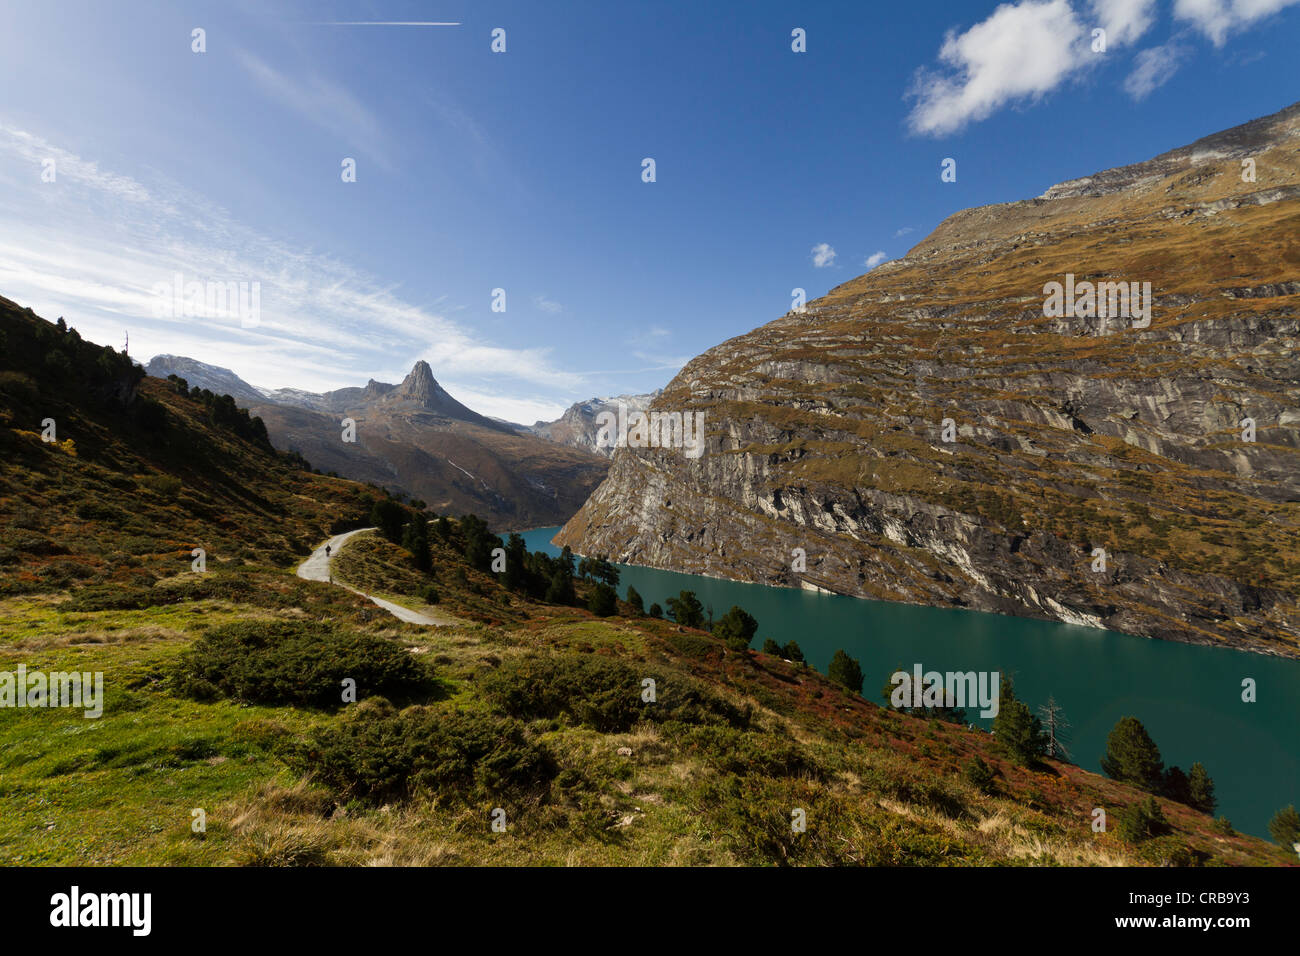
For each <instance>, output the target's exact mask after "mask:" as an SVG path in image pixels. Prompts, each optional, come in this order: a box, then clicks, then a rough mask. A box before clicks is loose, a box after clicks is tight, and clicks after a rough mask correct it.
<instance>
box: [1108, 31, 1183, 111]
mask: <svg viewBox="0 0 1300 956" xmlns="http://www.w3.org/2000/svg"><path fill="white" fill-rule="evenodd" d="M1189 52H1191V51H1190V50H1188V49H1187V47H1184V46H1180V45H1179V44H1178V43H1177V42H1172V41H1171V42H1169V43H1166V44H1164V45H1163V46H1154V47H1151V48H1150V49H1149V50H1143V51H1142V52H1141V53H1139V54H1138V55H1137V57H1136V59H1135V60H1134V61H1133V70H1132V72H1131V73H1129V75H1128V78H1127V79H1125V80H1124V91H1125V92H1126V93H1128V95H1129V96H1131V97H1133V99H1135V100H1143V99H1146V98H1147V97H1148V96H1150V95H1151V93H1152V91H1153V90H1155V89H1157V88H1159V87H1161V86H1164V85H1165V84H1166V83H1168V82H1169V80H1170V78H1171V77H1173V75H1174V74H1175V73H1177V72H1178V67H1179V65H1180V64H1181V63H1182V61H1183V58H1184V57H1185V56H1186V55H1187V54H1188V53H1189Z"/></svg>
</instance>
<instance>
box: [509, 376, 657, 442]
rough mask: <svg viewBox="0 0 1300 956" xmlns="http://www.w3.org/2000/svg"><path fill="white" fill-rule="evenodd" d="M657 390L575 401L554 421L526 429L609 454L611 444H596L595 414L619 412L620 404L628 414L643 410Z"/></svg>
mask: <svg viewBox="0 0 1300 956" xmlns="http://www.w3.org/2000/svg"><path fill="white" fill-rule="evenodd" d="M660 391H661V390H656V391H654V392H650V393H649V394H647V395H615V396H614V397H613V398H592V399H588V400H587V401H585V402H574V403H573V404H572V405H570V406H569V407H568V409H566V410H565V412H564V414H563V415H561V416H560V417H559V418H557V419H556V420H555V421H553V422H537V423H536V424H535V425H533V426H532V427H531V428H530V429H529V431H530V432H532V433H533V434H534V435H537V436H538V437H539V438H545V439H546V440H547V441H553V442H559V443H560V444H561V445H569V446H571V447H573V448H584V449H586V450H587V451H590V452H595V453H596V454H597V455H604V456H605V457H606V458H612V457H614V446H613V445H612V444H610V445H607V446H605V447H601V446H598V445H597V444H596V436H597V433H598V432H599V431H600V427H599V425H598V424H597V422H596V419H597V417H598V416H599V415H601V414H602V413H604V412H612V413H613V414H615V415H618V414H619V413H620V408H625V409H626V410H627V411H626V414H628V415H631V414H632V413H633V412H640V411H644V410H645V409H647V408H649V407H650V403H651V402H653V401H654V400H655V398H656V397H657V396H658V395H659V392H660Z"/></svg>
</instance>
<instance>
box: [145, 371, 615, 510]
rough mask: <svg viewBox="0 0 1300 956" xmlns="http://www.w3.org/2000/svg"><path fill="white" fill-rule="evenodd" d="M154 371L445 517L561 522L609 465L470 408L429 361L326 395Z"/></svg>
mask: <svg viewBox="0 0 1300 956" xmlns="http://www.w3.org/2000/svg"><path fill="white" fill-rule="evenodd" d="M148 370H149V373H150V374H151V375H161V376H166V375H168V374H173V373H175V374H179V375H180V376H181V377H182V378H185V379H186V381H187V382H189V384H191V385H200V386H202V387H204V388H209V389H211V390H212V391H217V390H218V389H219V388H221V389H223V390H224V391H227V392H229V393H230V394H232V395H234V397H235V398H236V400H237V401H238V402H239V404H240V405H241V406H244V407H246V408H248V410H249V411H250V412H251V413H252V414H254V415H257V416H259V417H260V418H261V419H262V420H263V421H264V422H265V423H266V427H267V431H268V433H269V434H270V437H271V441H272V442H273V443H274V444H275V446H276V447H277V448H281V449H284V450H293V451H297V452H299V453H300V454H302V455H303V456H304V457H305V458H306V459H307V460H308V461H310V462H311V463H312V465H313V466H314V467H316V468H318V469H320V470H321V471H325V472H335V473H337V474H340V475H345V476H347V477H349V478H355V479H357V480H359V481H367V482H373V483H375V484H377V485H380V486H381V487H385V488H390V489H393V490H394V491H402V492H405V493H406V494H408V495H410V496H411V497H413V498H418V499H420V500H423V501H425V502H426V503H427V504H428V505H429V506H430V507H431V508H433V509H434V510H436V511H439V512H452V513H454V514H467V513H473V514H477V515H479V516H481V517H483V518H484V519H485V520H487V521H488V522H489V523H490V524H492V525H493V526H495V527H512V528H519V527H536V526H537V525H545V524H552V523H556V522H559V521H563V520H565V519H566V518H568V517H569V516H570V515H572V514H573V513H574V512H575V511H576V510H577V509H578V507H579V506H580V505H581V503H582V502H583V501H584V500H585V499H586V497H587V496H588V495H589V494H590V493H591V491H592V490H593V489H594V488H595V487H596V485H597V483H598V482H599V481H600V479H601V478H602V477H603V476H604V472H605V468H606V463H605V462H604V461H603V460H601V459H600V458H598V457H596V456H594V455H590V454H585V453H583V452H581V451H577V450H574V449H570V448H565V447H560V446H557V445H555V444H553V443H551V442H547V441H543V440H542V439H540V438H537V437H535V436H533V435H529V434H521V433H520V432H519V431H518V430H516V429H514V428H512V427H510V426H509V425H507V424H503V423H501V422H498V421H495V420H494V419H491V418H487V417H486V416H483V415H480V414H478V413H477V412H475V411H473V410H471V409H469V408H467V407H466V406H464V405H462V404H461V403H460V402H458V401H456V399H455V398H453V397H452V396H451V395H449V394H448V393H447V391H446V390H445V389H444V388H443V387H442V386H441V385H439V384H438V382H437V380H436V379H435V378H434V376H433V371H432V369H430V368H429V365H428V363H427V362H423V361H420V362H417V363H416V364H415V366H414V367H413V368H412V369H411V372H410V374H409V375H407V376H406V378H405V379H403V380H402V382H401V383H399V384H397V385H391V384H388V383H385V382H376V381H375V380H373V379H371V380H370V381H369V382H368V383H367V384H366V386H365V387H364V388H341V389H336V390H334V391H331V392H323V393H314V392H306V391H302V390H299V389H275V390H271V389H261V388H257V387H256V386H253V385H249V384H248V383H247V382H244V381H243V380H242V379H239V378H238V377H237V376H235V375H234V374H233V373H231V372H229V370H227V369H219V368H216V367H214V366H209V365H205V364H204V363H201V362H196V361H194V360H193V359H185V358H178V357H175V356H158V357H156V358H155V359H154V360H153V361H151V362H150V363H149V366H148ZM231 389H234V390H237V391H238V392H239V393H240V394H239V395H235V394H234V391H231ZM345 418H351V419H352V420H353V421H354V422H355V423H356V428H355V438H356V441H355V442H351V441H345V440H344V437H343V435H344V432H343V427H342V421H343V419H345Z"/></svg>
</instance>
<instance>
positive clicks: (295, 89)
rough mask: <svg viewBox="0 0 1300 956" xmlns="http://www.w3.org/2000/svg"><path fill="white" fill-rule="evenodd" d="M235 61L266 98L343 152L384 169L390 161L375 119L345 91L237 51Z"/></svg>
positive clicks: (316, 76) (384, 136)
mask: <svg viewBox="0 0 1300 956" xmlns="http://www.w3.org/2000/svg"><path fill="white" fill-rule="evenodd" d="M235 58H236V61H237V62H238V63H239V64H240V66H242V67H243V68H244V71H245V72H246V73H247V74H248V75H249V77H251V78H252V80H253V81H254V83H256V84H257V86H258V87H259V88H260V89H261V90H262V92H263V93H265V94H266V95H267V96H268V97H270V98H271V99H273V100H275V101H276V102H277V103H279V104H280V105H281V106H284V107H286V108H288V109H290V110H292V111H293V112H295V113H297V114H298V115H299V117H301V118H302V119H304V120H306V121H308V122H309V123H312V124H313V125H315V126H318V127H319V128H321V129H323V130H325V131H326V132H327V133H329V134H330V135H331V136H336V137H338V139H339V145H340V148H342V149H351V150H355V151H356V152H359V153H362V154H364V155H365V156H368V157H369V158H370V159H372V160H374V161H375V162H376V163H378V164H379V166H380V167H381V168H382V169H384V170H386V171H387V170H391V169H392V168H393V162H392V157H391V152H390V145H389V137H388V135H387V134H386V133H385V132H384V129H383V127H382V125H381V124H380V122H379V120H378V118H377V117H376V116H375V115H374V114H373V113H371V111H370V110H369V109H367V108H366V107H365V105H364V104H362V102H361V101H360V100H358V99H357V98H356V97H355V96H353V95H352V94H351V93H350V92H348V90H347V89H345V88H344V87H342V86H340V85H339V84H338V83H335V82H334V81H333V80H330V79H328V78H326V77H323V76H321V75H319V74H317V73H312V72H308V73H306V74H304V75H303V76H301V77H296V76H289V75H288V74H285V73H281V72H280V71H278V70H276V69H275V68H274V67H272V66H271V65H269V64H268V63H266V62H264V61H263V60H260V59H258V58H257V57H256V56H254V55H253V54H251V53H249V52H248V51H246V50H238V51H236V54H235Z"/></svg>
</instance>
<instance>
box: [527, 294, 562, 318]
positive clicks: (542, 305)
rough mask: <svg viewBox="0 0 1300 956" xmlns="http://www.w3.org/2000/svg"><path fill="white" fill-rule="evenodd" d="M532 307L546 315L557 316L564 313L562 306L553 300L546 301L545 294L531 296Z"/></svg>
mask: <svg viewBox="0 0 1300 956" xmlns="http://www.w3.org/2000/svg"><path fill="white" fill-rule="evenodd" d="M533 305H534V306H535V307H536V308H538V309H540V310H541V311H543V312H545V313H546V314H547V315H558V314H559V313H561V312H563V311H564V306H562V305H560V303H558V302H556V301H555V300H554V299H548V298H547V297H546V294H545V293H538V294H537V295H535V296H533Z"/></svg>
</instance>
